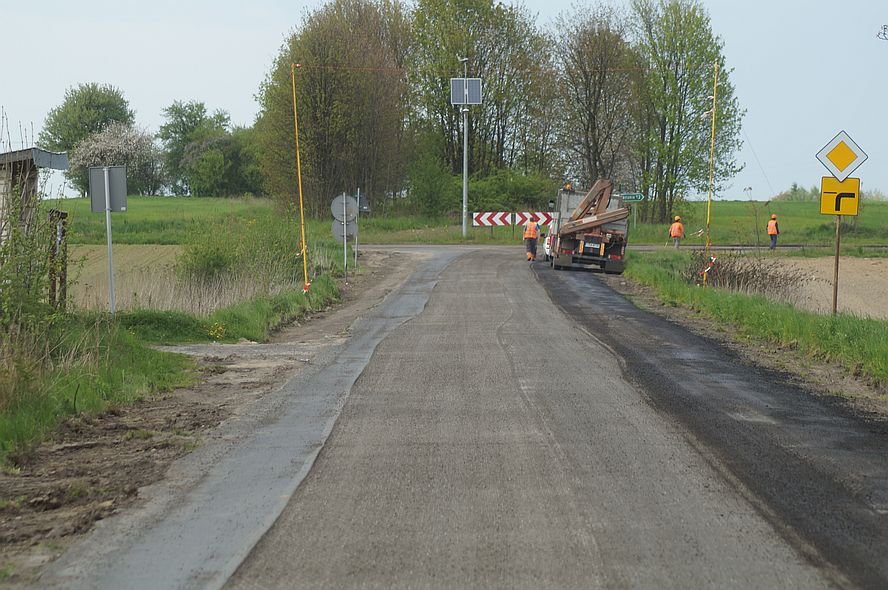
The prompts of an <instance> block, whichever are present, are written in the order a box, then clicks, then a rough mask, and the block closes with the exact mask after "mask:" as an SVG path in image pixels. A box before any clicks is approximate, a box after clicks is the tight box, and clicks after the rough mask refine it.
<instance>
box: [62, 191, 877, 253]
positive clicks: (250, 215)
mask: <svg viewBox="0 0 888 590" xmlns="http://www.w3.org/2000/svg"><path fill="white" fill-rule="evenodd" d="M53 205H54V206H58V207H60V208H62V209H64V210H67V211H69V212H70V213H71V225H70V229H69V239H70V241H71V243H72V244H103V243H105V218H104V215H102V214H98V213H90V211H89V201H88V200H87V199H70V200H65V201H61V202H54V203H53ZM128 205H129V210H128V211H127V212H126V213H114V214H112V228H113V235H114V242H115V243H117V244H185V243H188V242H189V240H191V239H193V236H194V235H198V234H200V233H201V232H204V231H207V230H208V229H209V230H219V231H224V229H225V227H226V225H227V224H230V223H233V222H236V221H240V222H248V221H249V220H251V219H256V220H257V221H260V222H261V221H263V220H266V219H270V218H273V217H279V216H280V213H279V212H278V211H277V210H276V209H275V208H274V206H273V205H272V203H271V202H270V201H269V200H266V199H254V198H249V199H219V198H191V197H137V196H132V197H129V203H128ZM706 209H707V204H706V203H705V202H700V201H694V202H686V203H682V204H681V207H680V208H679V209H678V210H677V211H675V212H674V213H676V214H678V215H681V216H682V219H683V220H684V222H685V229H686V232H687V234H688V237H687V238H686V239H685V243H686V244H688V245H694V244H698V245H703V244H704V243H705V229H706ZM772 213H775V214H777V216H778V220H779V222H780V231H781V236H780V243H781V244H795V245H804V246H812V247H828V246H830V245H831V244H833V243H834V242H835V217H833V216H830V215H821V214H820V211H819V204H818V203H800V202H781V201H773V202H771V203H769V204H768V205H767V206H766V204H765V203H763V202H759V201H713V203H712V207H711V216H710V232H711V236H712V242H713V244H717V245H718V244H732V245H733V244H739V245H746V246H753V245H756V244H762V245H766V244H767V242H768V236H767V233H766V232H765V226H766V224H767V221H768V218H769V217H770V215H771V214H772ZM332 222H333V217H332V215H331V216H330V217H328V218H324V219H309V220H308V222H307V224H306V232H307V237H308V241H309V243H311V242H313V241H315V240H327V239H328V238H330V236H331V229H330V227H331V224H332ZM358 224H359V237H360V242H361V243H365V244H399V243H406V244H458V243H462V242H464V240H463V238H462V229H461V226H460V222H459V219H454V218H447V217H440V218H422V217H407V216H394V217H393V216H382V215H379V214H371V215H369V216H362V217H361V218H360V219H359V220H358ZM667 228H668V224H659V223H658V224H647V223H638V224H637V225H635V224H633V223H632V217H631V216H630V242H631V243H633V244H648V245H662V244H665V243H666V242H667V241H668V240H667V237H666V232H667ZM293 231H294V232H298V231H299V228H298V219H297V218H296V217H295V216H294V218H293ZM842 232H843V233H842V242H843V244H846V245H848V246H859V245H864V244H867V245H870V244H875V245H888V202H883V201H871V202H867V201H864V202H863V204H862V206H861V211H860V215H859V216H858V217H857V218H851V217H846V218H845V219H844V220H843V226H842ZM694 234H699V235H694ZM465 241H468V242H470V243H475V244H520V243H521V230H520V228H513V227H497V228H493V229H491V228H480V227H471V226H470V227H469V235H468V239H467V240H465Z"/></svg>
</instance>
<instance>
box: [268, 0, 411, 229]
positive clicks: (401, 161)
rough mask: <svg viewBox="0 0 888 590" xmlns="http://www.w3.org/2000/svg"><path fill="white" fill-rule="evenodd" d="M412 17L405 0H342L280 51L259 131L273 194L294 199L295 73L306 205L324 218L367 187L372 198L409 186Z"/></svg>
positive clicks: (313, 18)
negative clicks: (344, 195)
mask: <svg viewBox="0 0 888 590" xmlns="http://www.w3.org/2000/svg"><path fill="white" fill-rule="evenodd" d="M407 22H408V21H407V17H406V14H405V11H404V8H403V6H402V5H401V3H400V2H396V1H395V2H393V1H388V0H333V1H332V2H329V3H328V4H326V5H324V6H323V7H322V8H320V9H319V10H317V11H315V12H312V13H310V14H309V15H308V17H307V18H306V19H305V22H304V23H303V25H302V27H301V29H299V30H298V31H297V32H295V33H294V34H293V35H292V36H291V37H290V38H289V39H288V40H287V41H286V42H285V44H284V46H283V47H282V48H281V51H280V54H279V55H278V57H277V59H276V61H275V63H274V66H273V67H272V70H271V72H270V73H269V75H268V77H267V78H266V80H265V82H264V83H263V85H262V88H261V89H260V92H259V102H260V105H261V112H260V115H259V119H258V121H257V124H256V127H257V130H258V132H259V145H260V149H261V154H262V158H261V160H260V162H261V166H262V173H263V177H264V179H265V182H266V188H267V190H268V192H270V193H272V194H273V195H275V196H276V197H279V198H281V199H283V200H284V201H288V202H293V200H294V199H295V195H296V187H297V183H296V166H295V163H296V154H295V138H294V125H293V94H292V88H291V71H292V70H291V68H292V64H296V63H298V64H301V65H302V67H300V68H299V69H298V70H296V94H297V104H298V115H299V131H300V136H299V143H300V152H301V156H302V175H303V188H304V200H305V203H306V207H307V209H308V210H309V211H310V212H313V213H320V212H321V211H323V210H325V209H326V208H327V205H328V203H329V200H330V199H331V198H332V197H334V196H335V195H336V194H338V193H339V192H342V191H347V192H350V193H351V192H353V191H354V190H355V189H356V188H357V187H360V188H361V189H362V191H363V192H364V194H366V195H367V196H368V198H369V200H370V201H371V202H372V201H373V200H375V199H378V198H380V197H382V196H384V195H387V194H388V195H392V194H396V193H398V192H400V191H401V190H402V188H403V185H404V176H405V159H406V158H405V151H406V150H404V149H402V148H403V145H402V142H403V139H404V128H405V119H406V117H405V108H404V99H405V97H406V90H407V86H406V75H405V71H404V68H403V64H404V59H405V53H406V51H407V43H406V41H405V37H406V35H407V30H408V25H407Z"/></svg>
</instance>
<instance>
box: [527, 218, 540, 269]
mask: <svg viewBox="0 0 888 590" xmlns="http://www.w3.org/2000/svg"><path fill="white" fill-rule="evenodd" d="M539 237H540V226H539V224H538V223H537V222H536V221H534V220H533V219H531V220H530V221H528V222H527V224H525V226H524V248H525V249H526V250H527V260H529V261H530V262H533V261H534V260H536V256H537V240H538V239H539Z"/></svg>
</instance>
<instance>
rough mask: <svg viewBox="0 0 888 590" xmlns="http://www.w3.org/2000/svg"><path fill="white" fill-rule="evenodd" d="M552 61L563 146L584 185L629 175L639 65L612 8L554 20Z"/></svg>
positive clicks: (623, 25)
mask: <svg viewBox="0 0 888 590" xmlns="http://www.w3.org/2000/svg"><path fill="white" fill-rule="evenodd" d="M557 28H558V32H559V37H558V43H557V44H556V49H555V52H556V59H557V63H558V66H559V70H560V76H559V83H558V87H559V88H561V89H562V93H563V100H562V103H561V107H562V117H561V121H562V126H561V134H560V137H561V139H562V141H561V145H562V146H564V147H566V148H567V149H568V150H569V157H570V161H571V163H572V166H571V168H572V169H573V170H575V173H574V174H572V175H571V176H572V177H574V178H576V179H577V180H579V181H580V182H582V183H585V186H591V184H592V183H593V182H595V181H596V180H597V179H599V178H623V179H624V180H628V179H627V178H626V176H628V174H629V170H630V169H631V167H630V162H629V158H630V154H629V151H630V149H631V146H630V141H631V139H632V128H633V121H632V112H631V110H630V109H629V108H628V105H629V104H630V103H631V101H632V99H633V96H632V93H633V76H637V70H638V62H637V59H636V55H635V53H634V52H633V51H632V49H631V47H630V45H629V42H628V39H627V34H626V33H627V24H626V22H625V19H624V18H623V17H621V16H620V15H619V14H618V13H617V12H616V11H615V10H614V9H612V8H608V7H603V6H598V7H591V8H577V9H576V10H575V12H574V13H573V14H570V15H567V16H562V17H560V18H559V19H558V20H557Z"/></svg>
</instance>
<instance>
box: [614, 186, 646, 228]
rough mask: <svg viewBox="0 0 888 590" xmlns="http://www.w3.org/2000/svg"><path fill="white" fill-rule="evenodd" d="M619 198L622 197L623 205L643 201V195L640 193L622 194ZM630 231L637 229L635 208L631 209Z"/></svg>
mask: <svg viewBox="0 0 888 590" xmlns="http://www.w3.org/2000/svg"><path fill="white" fill-rule="evenodd" d="M619 196H621V197H623V202H624V203H640V202H642V201H644V195H643V194H641V193H623V194H621V195H619ZM632 229H638V213H637V212H636V210H635V207H632Z"/></svg>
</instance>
